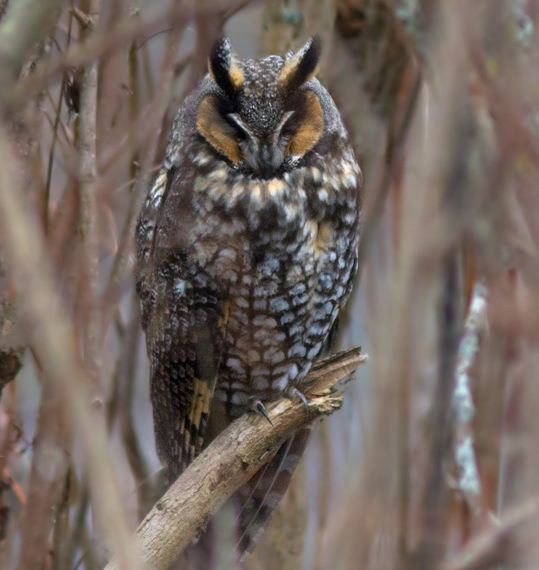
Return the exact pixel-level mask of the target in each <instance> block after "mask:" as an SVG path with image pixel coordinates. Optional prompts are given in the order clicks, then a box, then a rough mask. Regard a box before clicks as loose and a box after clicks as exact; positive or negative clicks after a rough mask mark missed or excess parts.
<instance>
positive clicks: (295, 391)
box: [290, 388, 309, 409]
mask: <svg viewBox="0 0 539 570" xmlns="http://www.w3.org/2000/svg"><path fill="white" fill-rule="evenodd" d="M290 396H292V397H293V396H297V397H298V398H299V399H300V400H301V401H302V402H303V404H304V405H305V407H306V408H307V409H309V402H308V401H307V398H306V397H305V394H302V393H301V392H300V391H299V390H298V389H297V388H292V390H290Z"/></svg>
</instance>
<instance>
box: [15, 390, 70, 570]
mask: <svg viewBox="0 0 539 570" xmlns="http://www.w3.org/2000/svg"><path fill="white" fill-rule="evenodd" d="M67 433H68V430H67V426H66V422H65V413H64V411H63V409H62V407H61V403H60V400H59V398H58V395H57V394H56V391H55V389H54V387H53V386H52V384H51V383H50V382H48V381H45V382H44V383H43V395H42V398H41V404H40V408H39V413H38V420H37V426H36V437H35V441H34V448H33V456H32V469H31V472H30V481H29V486H28V493H27V499H28V503H27V506H26V509H25V512H24V516H23V522H22V525H21V532H22V542H21V549H20V557H19V563H18V566H17V568H18V570H33V569H34V568H40V567H41V566H42V565H43V564H44V563H45V557H46V554H47V542H48V538H49V535H50V531H51V528H52V525H53V522H54V519H55V516H56V511H57V506H58V501H59V499H60V495H61V492H62V487H63V484H64V481H65V476H66V473H67V468H68V464H69V459H68V457H69V455H68V453H69V447H70V445H69V441H68V439H67Z"/></svg>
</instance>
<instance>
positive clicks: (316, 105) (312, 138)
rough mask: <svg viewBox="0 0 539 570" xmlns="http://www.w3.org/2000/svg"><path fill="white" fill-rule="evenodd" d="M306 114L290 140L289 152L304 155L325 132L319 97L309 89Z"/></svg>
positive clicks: (287, 149)
mask: <svg viewBox="0 0 539 570" xmlns="http://www.w3.org/2000/svg"><path fill="white" fill-rule="evenodd" d="M305 98H306V101H305V115H304V116H303V119H302V121H301V125H300V127H299V129H298V130H297V132H296V134H295V135H294V136H293V137H292V138H291V139H290V140H289V141H288V144H287V147H286V151H287V153H288V154H292V155H297V156H303V155H304V154H305V153H307V152H309V151H310V150H311V149H312V148H313V147H314V145H315V144H316V143H317V142H318V140H319V139H320V137H321V136H322V133H323V132H324V113H323V111H322V105H321V104H320V100H319V99H318V97H317V96H316V95H315V94H314V93H313V92H312V91H308V92H307V93H306V94H305Z"/></svg>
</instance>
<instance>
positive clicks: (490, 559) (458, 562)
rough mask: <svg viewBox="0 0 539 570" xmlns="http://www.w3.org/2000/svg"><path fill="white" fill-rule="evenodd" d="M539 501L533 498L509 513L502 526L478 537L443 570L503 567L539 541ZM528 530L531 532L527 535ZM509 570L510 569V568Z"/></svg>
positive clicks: (495, 524) (453, 557)
mask: <svg viewBox="0 0 539 570" xmlns="http://www.w3.org/2000/svg"><path fill="white" fill-rule="evenodd" d="M538 513H539V499H538V498H537V497H533V498H532V499H528V500H527V501H526V502H525V503H524V504H522V505H519V506H517V507H514V508H513V509H511V510H509V511H508V512H507V514H506V515H505V516H504V517H503V519H502V520H501V521H500V522H497V523H494V524H493V525H492V527H491V528H489V529H487V530H485V531H484V532H482V533H480V534H478V535H476V536H475V537H474V538H473V539H472V540H470V541H469V543H468V544H466V546H464V548H462V550H460V551H459V552H457V553H456V554H454V555H453V556H451V557H450V558H449V560H448V561H447V562H445V563H444V564H442V566H441V570H487V569H488V568H494V567H502V565H503V564H504V562H507V561H508V560H510V558H511V557H513V556H515V555H516V556H518V553H520V554H522V553H523V552H524V551H525V549H526V547H527V546H529V544H530V543H531V542H532V541H536V540H537V536H536V533H535V532H534V531H535V526H534V524H537V517H538ZM526 530H527V532H526ZM507 567H508V568H509V566H507Z"/></svg>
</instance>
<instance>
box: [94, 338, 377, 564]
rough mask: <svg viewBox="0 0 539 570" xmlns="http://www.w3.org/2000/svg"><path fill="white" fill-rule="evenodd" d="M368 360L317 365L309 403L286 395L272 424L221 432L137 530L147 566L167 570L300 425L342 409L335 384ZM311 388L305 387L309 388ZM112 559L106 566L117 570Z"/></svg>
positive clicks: (272, 413)
mask: <svg viewBox="0 0 539 570" xmlns="http://www.w3.org/2000/svg"><path fill="white" fill-rule="evenodd" d="M365 360H366V356H363V355H361V354H360V349H359V348H353V349H351V350H348V351H345V352H341V353H339V354H336V355H334V356H332V357H330V358H328V359H326V360H324V361H322V362H320V363H318V364H317V365H315V366H314V367H313V371H312V372H311V373H310V374H309V376H308V377H307V379H306V381H305V385H304V386H302V389H303V390H305V392H306V397H307V399H308V402H309V407H308V408H306V407H305V405H304V404H303V403H302V402H292V401H291V400H289V399H286V398H284V399H282V400H279V401H278V402H275V403H274V404H272V405H271V406H268V407H267V412H268V415H269V417H270V420H271V424H270V423H269V422H267V421H266V419H265V418H264V417H262V416H260V415H255V414H245V415H243V416H242V417H241V418H239V419H238V420H236V421H235V422H234V423H233V424H232V425H230V426H229V427H228V428H227V429H226V430H225V431H224V432H223V433H221V434H220V435H219V437H217V438H216V439H215V440H214V441H213V442H212V443H211V444H210V445H209V446H208V447H207V448H206V449H205V451H204V452H203V453H202V454H201V455H200V456H199V457H198V458H197V459H196V460H195V461H194V462H193V463H192V464H191V465H190V466H189V467H188V468H187V470H186V471H185V472H184V473H183V474H182V475H181V477H180V478H179V479H178V480H177V481H176V482H175V483H174V484H173V485H172V486H171V487H170V489H169V490H168V491H167V493H165V495H164V496H163V497H162V498H161V499H160V500H159V501H158V502H157V504H156V505H155V506H154V508H153V509H152V510H151V512H150V513H149V514H148V516H147V517H146V518H145V519H144V521H143V522H142V524H141V525H140V526H139V528H138V530H137V535H138V538H139V539H140V541H141V543H142V544H141V546H142V551H143V553H144V557H145V560H146V562H147V563H148V565H149V566H150V567H151V568H153V569H155V570H161V569H162V570H164V569H166V568H168V567H169V566H170V564H172V563H173V562H174V560H176V558H177V557H178V555H179V554H180V553H181V552H182V550H183V549H184V548H185V547H186V546H188V545H189V544H190V542H191V541H192V540H193V539H195V538H196V537H197V536H198V534H199V533H200V532H201V531H202V530H203V528H204V526H205V525H206V523H207V521H208V519H209V517H211V516H212V515H213V514H215V513H216V512H217V510H218V509H219V508H220V507H221V506H222V505H223V503H224V502H225V501H226V500H227V499H228V498H229V497H230V496H231V495H232V494H233V493H234V492H235V491H236V490H237V489H239V487H241V486H242V485H243V484H244V483H246V482H247V481H248V480H249V479H250V478H251V477H252V476H253V475H254V473H256V472H257V471H258V470H259V469H260V467H262V466H263V465H264V464H265V463H266V462H267V461H269V459H270V458H271V457H273V455H274V454H275V453H276V451H277V450H278V449H279V446H280V445H281V444H282V443H283V441H285V440H286V439H288V438H289V437H290V436H291V435H292V434H293V433H294V432H296V431H297V430H298V429H300V428H301V427H302V426H304V425H306V424H308V423H310V422H312V421H313V420H315V419H316V418H318V417H320V416H322V415H329V414H331V413H333V412H334V411H335V410H337V409H338V408H340V406H341V404H342V398H341V397H340V396H337V397H336V396H335V393H334V387H335V385H336V384H337V383H338V382H339V381H340V380H342V379H343V378H345V377H346V376H347V375H348V374H350V373H351V372H353V371H354V370H355V369H356V368H357V367H358V366H359V365H360V364H362V363H363V362H364V361H365ZM305 388H307V389H305ZM117 568H118V566H117V563H116V561H115V560H113V561H112V562H111V563H110V564H109V565H108V566H107V567H106V569H105V570H116V569H117Z"/></svg>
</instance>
